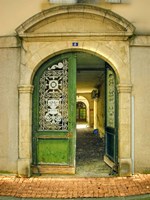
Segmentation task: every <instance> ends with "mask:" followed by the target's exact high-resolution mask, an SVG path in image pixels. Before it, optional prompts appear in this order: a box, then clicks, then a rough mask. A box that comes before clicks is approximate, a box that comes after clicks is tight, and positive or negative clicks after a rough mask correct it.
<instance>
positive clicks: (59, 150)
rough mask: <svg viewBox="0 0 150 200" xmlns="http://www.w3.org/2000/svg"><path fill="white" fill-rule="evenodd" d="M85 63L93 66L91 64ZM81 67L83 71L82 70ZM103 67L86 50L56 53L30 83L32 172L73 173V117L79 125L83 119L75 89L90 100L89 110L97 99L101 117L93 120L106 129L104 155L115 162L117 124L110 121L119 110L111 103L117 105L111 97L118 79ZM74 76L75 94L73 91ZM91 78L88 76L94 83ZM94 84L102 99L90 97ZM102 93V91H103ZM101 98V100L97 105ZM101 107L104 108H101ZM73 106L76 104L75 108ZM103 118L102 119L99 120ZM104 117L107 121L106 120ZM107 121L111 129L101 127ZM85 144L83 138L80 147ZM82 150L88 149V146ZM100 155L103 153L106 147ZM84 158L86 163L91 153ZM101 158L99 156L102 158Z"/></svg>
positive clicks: (100, 62)
mask: <svg viewBox="0 0 150 200" xmlns="http://www.w3.org/2000/svg"><path fill="white" fill-rule="evenodd" d="M84 57H86V60H84V59H83V58H84ZM89 59H90V62H91V63H89ZM81 63H82V67H83V68H81ZM88 63H89V64H88ZM107 65H108V64H107V63H106V62H105V61H102V60H101V59H100V58H99V57H96V56H95V55H91V54H88V53H84V52H71V53H64V54H60V55H58V56H55V57H54V58H52V59H49V60H47V61H46V62H44V63H43V64H42V65H41V67H40V68H39V69H38V71H37V72H36V74H35V76H34V79H33V85H34V92H33V100H32V102H33V105H32V109H33V115H32V125H33V127H32V164H33V167H32V169H33V173H54V172H56V173H58V171H61V173H62V174H63V173H66V170H67V173H75V163H76V157H75V154H76V153H75V152H76V148H75V147H76V145H75V143H76V141H75V138H76V131H75V127H76V123H75V122H76V119H77V122H86V121H87V108H86V105H85V103H83V102H81V101H78V102H77V103H76V99H75V97H76V95H77V93H79V91H80V94H81V90H82V94H83V96H84V95H87V97H88V98H89V101H91V103H90V104H91V105H90V106H92V103H93V99H95V98H96V99H97V101H98V102H99V103H98V104H99V105H100V106H101V112H97V113H99V115H97V119H100V121H99V122H98V123H97V124H98V125H99V127H101V129H104V135H103V136H104V137H105V138H106V140H105V141H106V143H105V144H104V146H105V149H106V151H105V155H106V156H107V157H108V158H109V159H111V160H112V161H113V162H114V163H115V164H117V161H118V160H117V152H118V150H117V147H118V145H117V144H118V141H117V138H118V137H117V126H116V123H117V121H115V122H114V123H113V122H112V120H114V119H115V118H117V110H116V109H115V104H114V103H117V100H116V98H115V93H116V89H115V88H116V79H115V74H114V72H113V70H112V69H111V67H110V66H109V67H108V66H107ZM84 66H86V68H84ZM91 66H92V67H91ZM76 69H77V72H76ZM78 71H80V76H82V81H81V80H80V78H78ZM108 72H109V75H108ZM76 73H77V91H76V87H75V86H76ZM81 73H82V74H81ZM89 77H92V79H90V78H89ZM102 77H104V78H102ZM95 84H96V85H97V90H99V91H100V93H101V97H100V95H99V94H95V96H93V91H92V87H95ZM81 85H82V86H81ZM85 88H86V90H85ZM102 89H104V90H105V92H103V93H102V92H101V90H102ZM88 91H89V92H88ZM105 93H106V95H105ZM107 94H109V95H107ZM105 96H106V99H105ZM100 98H101V100H102V101H100ZM102 103H103V104H105V105H106V107H108V108H107V109H105V107H104V106H103V107H102ZM75 104H76V105H77V106H76V107H75ZM109 104H110V105H109ZM107 105H108V106H107ZM94 109H99V107H98V106H97V108H94ZM75 113H76V119H75ZM105 113H106V114H105ZM102 115H104V116H103V117H104V118H103V119H102ZM91 118H92V117H91ZM108 118H109V120H107V119H108ZM102 120H103V121H102ZM107 122H108V123H109V125H107V127H106V126H105V124H107ZM111 123H112V124H111ZM107 128H108V129H107ZM97 129H98V127H97ZM114 130H115V131H114ZM86 135H87V134H86ZM112 135H113V137H112ZM97 138H98V139H99V138H100V135H99V134H97ZM86 142H87V141H86V140H85V142H84V143H86ZM87 145H88V144H87ZM88 148H89V147H88ZM93 149H94V146H93ZM83 151H87V150H86V148H85V149H83ZM102 152H104V149H103V151H102ZM88 156H89V161H90V154H89V155H88ZM103 156H104V155H101V157H103ZM114 158H115V159H114ZM102 159H103V158H102ZM91 162H92V160H91ZM60 169H61V170H60Z"/></svg>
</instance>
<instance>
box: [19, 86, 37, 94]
mask: <svg viewBox="0 0 150 200" xmlns="http://www.w3.org/2000/svg"><path fill="white" fill-rule="evenodd" d="M33 88H34V87H33V85H19V86H18V91H19V93H31V94H32V93H33Z"/></svg>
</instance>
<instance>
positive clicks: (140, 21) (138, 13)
mask: <svg viewBox="0 0 150 200" xmlns="http://www.w3.org/2000/svg"><path fill="white" fill-rule="evenodd" d="M129 2H130V3H125V4H111V3H106V2H105V0H98V1H97V4H96V5H97V6H100V7H102V8H105V9H109V10H111V11H113V12H116V13H117V14H119V15H120V16H122V17H124V18H126V19H127V20H128V21H130V22H131V23H132V24H133V25H134V26H135V27H136V32H137V33H150V20H149V18H150V12H149V6H150V2H149V0H142V1H141V0H129ZM54 5H55V4H50V3H48V0H36V1H34V2H32V3H31V1H30V0H22V1H20V0H14V1H12V0H1V1H0V13H1V18H0V27H3V28H1V29H0V35H1V36H4V35H12V34H13V35H14V34H15V29H16V28H17V27H18V26H19V25H20V24H22V23H23V22H24V21H26V20H27V19H29V18H30V17H32V16H33V15H35V14H37V13H39V12H41V11H43V10H45V9H48V8H50V7H52V6H54ZM143 10H144V12H143ZM4 22H5V23H4Z"/></svg>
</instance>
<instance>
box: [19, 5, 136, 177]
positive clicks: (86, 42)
mask: <svg viewBox="0 0 150 200" xmlns="http://www.w3.org/2000/svg"><path fill="white" fill-rule="evenodd" d="M54 19H55V20H54ZM68 19H69V21H68ZM79 21H80V23H78V22H79ZM65 24H66V25H65ZM87 24H89V26H86V25H87ZM63 25H64V26H63ZM77 27H78V29H77ZM83 27H84V28H83ZM85 27H86V28H85ZM76 30H78V31H76ZM93 30H94V32H93ZM16 32H17V34H18V36H19V37H20V38H21V39H22V48H21V64H20V85H19V87H18V88H19V158H18V174H21V175H26V176H30V165H31V160H32V158H31V157H32V156H31V155H32V154H31V146H32V144H31V130H32V126H31V118H32V114H31V113H32V102H31V101H32V91H33V86H32V79H33V77H34V74H35V72H36V70H37V69H38V68H39V66H40V65H41V64H42V63H43V62H44V61H45V60H47V59H48V58H51V57H53V56H54V55H58V54H61V53H63V52H71V51H84V52H90V53H92V54H95V55H97V56H99V57H101V58H103V59H104V60H105V61H107V62H108V63H109V64H110V65H111V66H112V68H113V69H114V71H115V72H116V74H117V76H118V82H119V84H118V92H119V173H120V175H130V174H131V145H130V144H131V141H130V138H131V137H130V126H131V118H130V112H131V103H130V102H131V88H132V85H131V80H130V65H129V44H128V38H129V37H131V36H132V35H133V33H134V27H133V26H132V24H131V23H130V22H128V21H127V20H125V19H124V18H122V17H120V16H119V15H117V14H115V13H113V12H111V11H109V10H105V9H102V8H99V7H96V6H90V5H73V6H71V5H70V6H58V7H53V8H51V9H49V10H45V11H43V12H41V13H39V14H37V15H35V16H33V17H31V18H30V19H29V20H27V21H26V22H25V23H23V24H22V25H21V26H20V27H18V28H17V29H16ZM74 42H76V44H77V45H76V46H74V45H73V44H74Z"/></svg>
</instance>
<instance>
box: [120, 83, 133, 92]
mask: <svg viewBox="0 0 150 200" xmlns="http://www.w3.org/2000/svg"><path fill="white" fill-rule="evenodd" d="M117 90H118V93H131V91H132V85H131V84H119V85H117Z"/></svg>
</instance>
